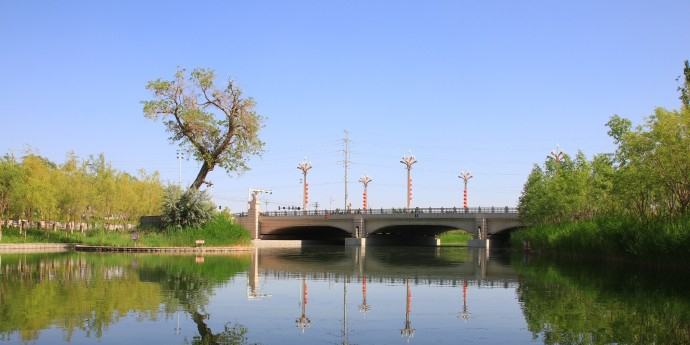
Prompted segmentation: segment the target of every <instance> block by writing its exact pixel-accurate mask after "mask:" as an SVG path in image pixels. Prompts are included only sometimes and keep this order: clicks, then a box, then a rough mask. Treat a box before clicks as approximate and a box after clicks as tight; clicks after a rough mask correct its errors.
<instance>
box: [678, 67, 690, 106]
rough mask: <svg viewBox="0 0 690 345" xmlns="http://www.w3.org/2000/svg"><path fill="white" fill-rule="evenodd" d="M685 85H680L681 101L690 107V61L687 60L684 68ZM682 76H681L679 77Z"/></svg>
mask: <svg viewBox="0 0 690 345" xmlns="http://www.w3.org/2000/svg"><path fill="white" fill-rule="evenodd" d="M682 77H683V85H682V86H679V87H678V91H680V96H679V97H678V98H680V101H681V102H683V106H685V107H690V63H689V62H688V60H685V68H683V76H682ZM680 78H681V77H680V76H679V77H678V79H680Z"/></svg>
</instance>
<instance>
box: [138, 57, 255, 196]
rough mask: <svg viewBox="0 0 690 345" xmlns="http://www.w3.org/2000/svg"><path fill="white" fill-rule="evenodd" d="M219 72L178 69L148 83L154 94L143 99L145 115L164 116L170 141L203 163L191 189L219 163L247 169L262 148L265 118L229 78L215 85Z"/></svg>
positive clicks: (236, 169)
mask: <svg viewBox="0 0 690 345" xmlns="http://www.w3.org/2000/svg"><path fill="white" fill-rule="evenodd" d="M215 79H216V76H215V72H214V71H212V70H207V69H204V68H197V69H195V70H194V71H192V73H191V75H190V77H189V78H187V74H186V70H185V69H179V68H178V70H177V73H175V78H174V79H173V80H171V81H168V80H162V79H160V78H159V79H157V80H155V81H150V82H149V83H148V84H147V86H146V88H147V89H148V90H150V91H151V92H153V96H154V99H153V100H150V101H143V102H142V104H143V105H144V114H145V116H146V117H147V118H150V119H153V120H157V119H158V118H162V119H163V123H164V124H165V127H166V130H167V132H168V133H170V138H169V139H170V141H171V142H172V143H179V145H180V146H181V147H182V148H183V149H185V150H186V151H187V153H189V154H191V156H193V157H194V158H195V160H196V161H198V162H200V163H201V168H200V169H199V173H198V174H197V177H196V179H195V180H194V182H192V185H191V186H190V188H194V189H197V190H198V189H199V188H200V187H201V185H202V184H209V185H210V184H211V183H210V182H209V181H207V180H206V176H207V175H208V173H209V172H211V171H213V169H214V168H215V167H216V165H218V166H220V167H222V168H223V169H225V170H226V172H228V173H230V172H236V173H238V174H240V173H242V172H244V171H246V170H248V169H249V167H248V166H247V161H248V159H249V156H250V155H258V154H261V153H262V150H263V145H264V143H263V142H262V141H261V140H259V136H258V132H259V130H260V129H261V127H262V126H263V125H262V122H263V118H262V117H261V116H260V115H258V114H257V113H256V112H255V111H254V106H255V102H254V100H253V99H252V98H251V97H250V98H243V96H242V90H241V89H240V88H239V87H238V86H237V85H236V83H235V82H234V81H232V80H231V79H229V80H228V83H227V86H226V87H224V88H216V87H215V85H214V84H215Z"/></svg>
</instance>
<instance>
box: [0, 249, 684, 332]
mask: <svg viewBox="0 0 690 345" xmlns="http://www.w3.org/2000/svg"><path fill="white" fill-rule="evenodd" d="M0 343H9V344H93V343H99V344H297V343H301V344H407V343H417V344H449V343H460V344H688V343H690V283H688V276H687V272H684V273H679V272H677V271H676V272H666V271H660V270H639V269H636V270H631V269H625V268H623V267H609V266H602V265H583V264H573V263H570V264H563V263H554V262H549V261H546V260H543V259H540V258H537V257H524V256H523V255H521V254H512V255H510V254H506V253H503V252H500V251H495V250H492V251H491V252H487V251H486V250H473V249H468V248H462V247H443V248H408V247H369V248H366V250H363V249H361V248H344V247H325V246H315V247H307V248H302V249H259V250H254V251H249V252H242V253H236V254H227V255H205V256H194V255H154V254H99V253H53V254H0Z"/></svg>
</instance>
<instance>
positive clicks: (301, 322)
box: [295, 277, 311, 332]
mask: <svg viewBox="0 0 690 345" xmlns="http://www.w3.org/2000/svg"><path fill="white" fill-rule="evenodd" d="M307 297H308V290H307V280H306V279H305V277H302V315H301V316H300V317H299V318H298V319H297V321H295V322H296V323H297V327H299V328H301V329H302V332H304V328H305V327H309V326H311V320H309V318H308V317H307V303H308V298H307Z"/></svg>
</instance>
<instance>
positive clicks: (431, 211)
mask: <svg viewBox="0 0 690 345" xmlns="http://www.w3.org/2000/svg"><path fill="white" fill-rule="evenodd" d="M462 213H467V214H511V213H512V214H515V213H518V209H517V208H515V207H508V206H504V207H495V206H491V207H468V208H462V207H449V208H446V207H439V208H433V207H427V208H421V207H415V208H373V209H367V210H362V209H353V210H340V209H335V210H306V211H305V210H279V211H268V212H261V216H263V217H303V216H321V217H328V216H337V215H353V214H361V215H391V216H400V215H403V214H410V215H420V214H426V215H444V214H445V215H453V214H462ZM246 216H247V212H241V213H236V214H235V217H246Z"/></svg>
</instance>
